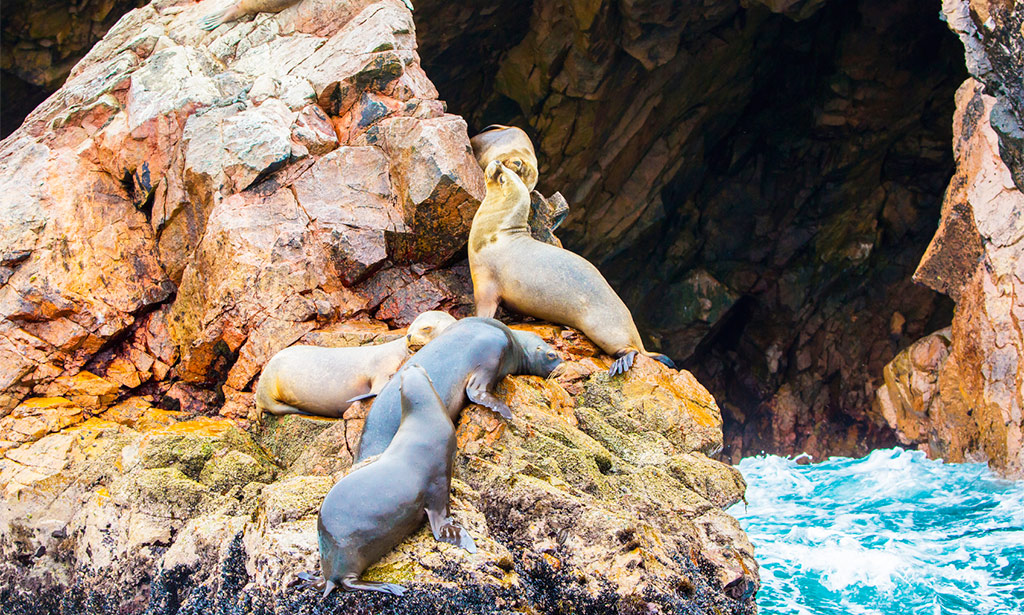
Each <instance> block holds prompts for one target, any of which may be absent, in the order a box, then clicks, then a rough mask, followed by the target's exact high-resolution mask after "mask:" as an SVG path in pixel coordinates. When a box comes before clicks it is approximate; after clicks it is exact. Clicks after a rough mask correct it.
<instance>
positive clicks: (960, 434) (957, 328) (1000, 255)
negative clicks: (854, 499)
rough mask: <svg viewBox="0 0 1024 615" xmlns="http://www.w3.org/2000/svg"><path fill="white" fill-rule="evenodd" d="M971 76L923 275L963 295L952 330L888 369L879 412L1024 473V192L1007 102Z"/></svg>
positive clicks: (939, 450) (969, 455)
mask: <svg viewBox="0 0 1024 615" xmlns="http://www.w3.org/2000/svg"><path fill="white" fill-rule="evenodd" d="M988 89H989V88H987V87H984V86H983V85H982V84H981V83H980V82H978V81H976V80H974V79H969V80H968V81H967V82H965V83H964V85H963V86H962V87H961V88H960V90H959V91H958V92H957V113H956V116H955V117H954V120H953V126H954V131H955V132H954V141H953V146H954V151H955V152H956V157H957V172H956V175H954V176H953V179H952V180H951V181H950V184H949V188H948V190H947V191H946V200H945V202H944V204H943V210H942V223H941V225H940V227H939V230H938V232H937V233H936V235H935V238H934V239H933V240H932V243H931V245H930V246H929V247H928V252H927V253H926V254H925V256H924V258H923V259H922V260H921V264H920V267H919V268H918V270H917V273H916V274H915V279H916V280H919V281H921V282H922V283H925V284H928V285H929V286H931V287H932V288H935V289H936V290H939V291H942V292H944V293H946V294H948V295H949V296H950V297H952V298H953V299H954V300H955V301H956V305H957V307H956V315H955V317H954V318H953V325H952V327H951V328H950V329H945V330H943V331H940V332H937V333H935V334H932V335H929V336H927V337H924V338H922V339H921V340H919V341H917V342H915V343H914V344H913V345H911V346H910V347H909V348H907V349H906V350H905V351H903V352H902V353H901V354H900V355H899V356H897V357H896V358H895V359H894V360H893V361H892V362H891V363H889V365H888V366H886V371H885V376H886V377H885V384H884V385H883V386H882V387H880V388H879V390H878V392H877V395H878V398H877V404H876V412H878V413H879V414H880V415H881V416H883V417H884V418H885V420H886V421H887V422H888V424H889V425H890V426H892V428H893V429H894V430H896V432H897V434H898V435H899V437H900V440H901V441H903V442H904V443H905V444H914V445H917V446H918V447H919V448H922V449H923V450H925V451H927V452H928V454H929V455H930V456H933V457H938V458H942V459H947V460H950V461H965V460H970V461H989V462H991V464H992V465H993V466H994V467H996V468H997V469H999V470H1001V471H1002V472H1004V473H1006V474H1008V475H1011V476H1017V477H1021V476H1024V435H1022V432H1024V416H1022V408H1024V399H1022V391H1024V376H1022V375H1021V365H1022V363H1024V337H1022V334H1021V320H1022V315H1024V269H1022V263H1024V255H1022V253H1021V247H1020V243H1021V242H1020V239H1021V238H1022V237H1024V222H1022V220H1024V194H1022V192H1021V190H1020V188H1019V187H1018V186H1017V185H1016V184H1015V182H1014V179H1013V172H1012V170H1011V169H1010V167H1009V166H1008V165H1007V164H1006V162H1004V159H1003V156H1005V150H1002V149H1001V147H1000V137H999V134H998V133H997V131H996V130H995V129H994V128H993V117H992V116H993V114H995V113H998V112H999V111H998V109H999V102H998V99H997V98H996V97H994V96H989V95H987V94H986V93H985V92H986V91H987V90H988Z"/></svg>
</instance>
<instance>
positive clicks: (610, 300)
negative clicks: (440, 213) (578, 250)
mask: <svg viewBox="0 0 1024 615" xmlns="http://www.w3.org/2000/svg"><path fill="white" fill-rule="evenodd" d="M484 176H485V179H486V181H487V195H486V196H485V197H484V201H483V203H481V204H480V208H479V209H478V210H477V212H476V215H475V216H474V217H473V225H472V227H471V228H470V231H469V270H470V273H471V275H472V276H473V297H474V300H475V301H476V314H477V316H483V317H491V316H494V312H495V311H496V310H497V309H498V303H499V302H501V301H504V302H505V304H506V305H508V306H509V307H511V308H512V309H514V310H516V311H518V312H521V313H523V314H527V315H529V316H535V317H537V318H542V319H544V320H547V321H550V322H554V323H558V324H562V325H568V326H570V327H574V328H576V329H579V330H580V331H582V332H583V333H584V334H585V335H586V336H587V337H589V338H590V339H591V340H593V341H594V343H595V344H597V345H598V346H600V347H601V349H602V350H604V351H605V352H607V353H608V354H610V355H612V356H614V357H615V363H613V364H612V366H611V369H609V371H608V373H609V375H612V376H614V375H616V374H620V373H623V372H625V371H626V370H628V369H629V368H630V367H632V366H633V359H634V358H635V357H636V354H637V353H638V352H640V353H643V354H645V355H647V356H649V357H652V358H655V359H657V360H658V361H661V362H662V363H664V364H665V365H668V366H669V367H673V368H674V367H675V365H674V364H673V363H672V360H671V359H669V358H668V357H666V356H665V355H663V354H658V353H654V352H647V351H646V350H644V345H643V342H642V341H641V340H640V334H639V333H638V332H637V330H636V325H635V324H634V323H633V315H632V314H630V313H629V308H627V307H626V304H625V303H623V302H622V299H620V298H619V296H618V295H617V294H616V293H615V290H613V289H612V287H611V286H610V285H609V284H608V282H607V281H606V280H605V279H604V276H603V275H601V272H600V271H598V270H597V267H594V266H593V265H592V264H590V262H589V261H587V260H586V259H585V258H583V257H582V256H579V255H578V254H574V253H573V252H570V251H568V250H565V249H563V248H558V247H555V246H553V245H550V244H546V243H543V242H540V241H537V240H536V239H534V238H533V237H531V236H530V229H529V226H528V225H527V219H528V217H529V214H530V193H529V191H528V190H527V189H526V185H525V184H524V183H523V180H522V179H520V178H519V176H518V175H517V174H516V173H514V172H512V170H511V169H509V168H508V167H506V166H505V165H503V164H502V163H501V161H498V160H495V161H493V162H491V163H490V164H489V165H488V166H487V169H486V170H485V172H484Z"/></svg>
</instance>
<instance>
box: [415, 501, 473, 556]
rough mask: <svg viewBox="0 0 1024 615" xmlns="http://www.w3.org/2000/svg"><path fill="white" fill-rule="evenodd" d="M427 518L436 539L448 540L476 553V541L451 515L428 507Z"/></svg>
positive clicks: (439, 540) (440, 540) (449, 542)
mask: <svg viewBox="0 0 1024 615" xmlns="http://www.w3.org/2000/svg"><path fill="white" fill-rule="evenodd" d="M426 511H427V520H428V521H429V522H430V531H431V532H432V533H433V534H434V540H436V541H438V542H446V543H448V544H450V545H455V546H456V547H461V548H463V549H465V550H466V551H469V552H470V553H476V543H475V542H473V537H472V536H470V535H469V532H467V531H466V529H465V528H464V527H462V526H461V525H459V524H458V523H455V520H454V519H452V518H451V516H449V515H446V514H444V513H442V512H437V511H433V510H431V509H429V508H428V509H426Z"/></svg>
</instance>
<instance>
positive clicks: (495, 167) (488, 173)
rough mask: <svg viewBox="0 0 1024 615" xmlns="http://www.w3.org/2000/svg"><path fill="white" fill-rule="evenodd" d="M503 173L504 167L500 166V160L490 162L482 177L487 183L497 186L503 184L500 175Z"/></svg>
mask: <svg viewBox="0 0 1024 615" xmlns="http://www.w3.org/2000/svg"><path fill="white" fill-rule="evenodd" d="M504 171H505V165H503V164H501V161H500V160H492V161H491V163H490V164H489V165H487V169H485V170H484V177H486V178H487V181H488V182H497V183H499V184H502V183H504V182H503V181H502V178H501V176H502V174H503V173H504Z"/></svg>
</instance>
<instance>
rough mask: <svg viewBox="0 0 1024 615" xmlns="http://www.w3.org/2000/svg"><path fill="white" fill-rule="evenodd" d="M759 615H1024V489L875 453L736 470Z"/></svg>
mask: <svg viewBox="0 0 1024 615" xmlns="http://www.w3.org/2000/svg"><path fill="white" fill-rule="evenodd" d="M739 469H740V471H742V472H743V476H744V477H745V478H746V480H747V495H746V499H747V504H746V505H744V504H743V502H740V503H739V504H736V505H735V506H733V507H732V508H730V509H729V513H730V514H732V515H733V516H735V517H736V518H738V519H739V520H740V524H741V525H742V526H743V529H744V530H746V532H747V534H748V535H749V536H750V540H751V542H753V543H754V549H755V552H754V553H755V556H756V558H757V561H758V563H759V564H760V566H761V583H762V586H761V589H760V591H759V592H758V595H757V604H758V607H759V609H760V612H761V613H762V615H788V614H791V613H792V614H799V615H826V614H827V615H846V614H850V615H860V614H865V615H866V614H871V615H878V614H885V615H888V614H890V613H891V614H893V615H897V614H898V615H910V614H913V615H960V614H963V615H968V614H969V615H975V614H983V615H988V614H991V615H1022V614H1024V481H1017V482H1014V481H1007V480H1002V479H1000V478H998V477H997V476H996V475H994V474H993V473H992V472H991V471H989V469H988V467H987V466H986V465H985V464H979V463H969V464H951V463H950V464H947V463H942V462H941V461H933V460H929V459H927V458H926V457H925V456H924V454H923V453H921V452H919V451H905V450H903V449H899V448H895V449H888V450H879V451H875V452H873V453H872V454H871V455H869V456H867V457H864V458H862V459H848V458H842V457H833V458H831V459H829V460H828V461H824V462H822V463H816V464H811V465H798V464H797V463H796V462H794V461H793V460H791V459H785V458H782V457H774V456H767V457H749V458H747V459H744V460H743V461H742V462H740V464H739Z"/></svg>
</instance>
